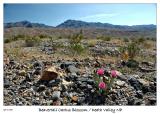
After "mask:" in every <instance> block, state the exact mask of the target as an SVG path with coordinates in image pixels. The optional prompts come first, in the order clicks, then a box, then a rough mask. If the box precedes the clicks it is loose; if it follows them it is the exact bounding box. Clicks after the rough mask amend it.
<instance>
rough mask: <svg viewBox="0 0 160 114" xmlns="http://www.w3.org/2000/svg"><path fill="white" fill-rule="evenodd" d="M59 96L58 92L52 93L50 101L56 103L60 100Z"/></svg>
mask: <svg viewBox="0 0 160 114" xmlns="http://www.w3.org/2000/svg"><path fill="white" fill-rule="evenodd" d="M60 95H61V92H60V91H54V92H53V94H52V100H53V101H57V100H58V99H60Z"/></svg>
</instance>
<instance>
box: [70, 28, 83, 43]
mask: <svg viewBox="0 0 160 114" xmlns="http://www.w3.org/2000/svg"><path fill="white" fill-rule="evenodd" d="M83 38H84V37H83V33H82V30H80V32H79V33H77V34H73V35H72V36H70V37H69V39H70V44H71V45H72V44H79V43H81V41H82V39H83Z"/></svg>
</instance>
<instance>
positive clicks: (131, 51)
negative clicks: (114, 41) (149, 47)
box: [127, 42, 140, 59]
mask: <svg viewBox="0 0 160 114" xmlns="http://www.w3.org/2000/svg"><path fill="white" fill-rule="evenodd" d="M139 50H140V49H139V46H138V44H137V43H135V42H131V43H129V44H128V46H127V52H128V55H129V58H130V59H133V58H134V57H135V56H136V55H137V54H138V53H139Z"/></svg>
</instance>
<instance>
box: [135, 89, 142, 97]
mask: <svg viewBox="0 0 160 114" xmlns="http://www.w3.org/2000/svg"><path fill="white" fill-rule="evenodd" d="M136 97H137V98H140V99H142V98H143V93H142V91H140V90H138V91H137V92H136Z"/></svg>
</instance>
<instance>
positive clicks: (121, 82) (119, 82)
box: [116, 80, 125, 87]
mask: <svg viewBox="0 0 160 114" xmlns="http://www.w3.org/2000/svg"><path fill="white" fill-rule="evenodd" d="M116 84H117V85H118V86H120V87H122V86H124V85H125V82H124V81H120V80H117V81H116Z"/></svg>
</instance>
